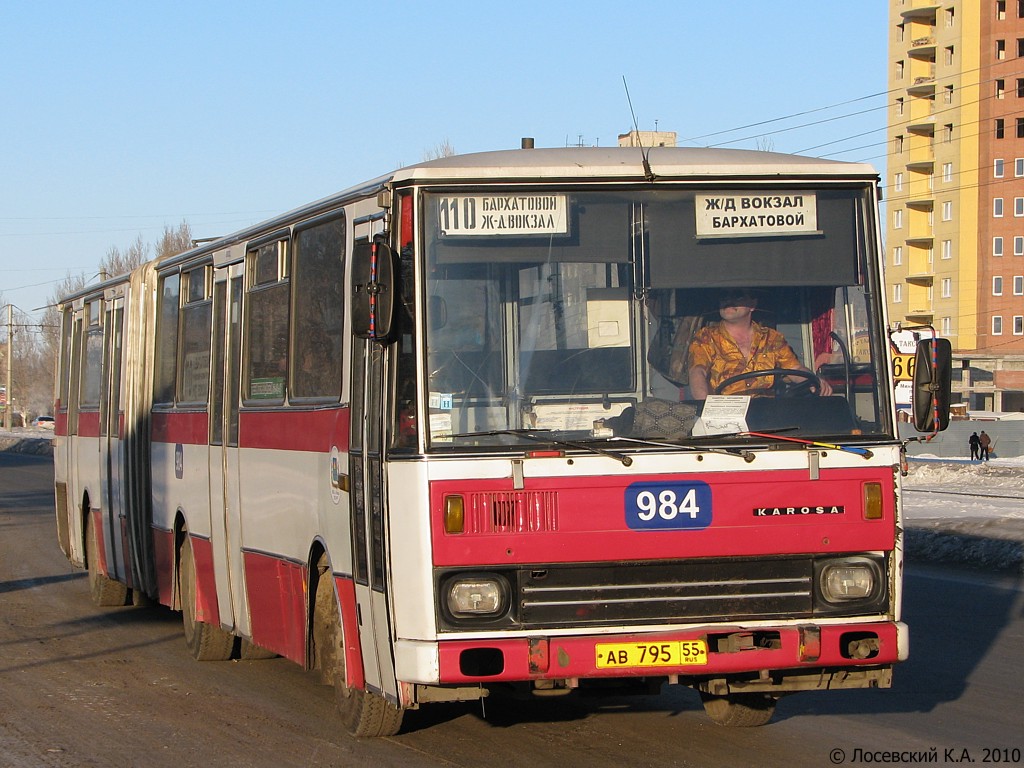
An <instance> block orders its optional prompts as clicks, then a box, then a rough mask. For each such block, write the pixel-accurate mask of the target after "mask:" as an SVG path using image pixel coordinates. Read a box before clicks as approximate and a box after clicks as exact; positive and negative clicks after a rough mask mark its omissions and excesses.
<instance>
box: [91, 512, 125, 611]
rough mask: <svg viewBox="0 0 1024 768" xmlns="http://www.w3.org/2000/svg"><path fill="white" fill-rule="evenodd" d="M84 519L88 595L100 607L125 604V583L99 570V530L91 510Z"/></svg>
mask: <svg viewBox="0 0 1024 768" xmlns="http://www.w3.org/2000/svg"><path fill="white" fill-rule="evenodd" d="M86 520H87V522H86V532H85V566H86V568H87V569H88V570H89V596H90V597H91V598H92V602H93V604H94V605H98V606H100V607H101V608H110V607H112V606H122V605H126V604H127V603H128V587H127V585H125V584H122V583H121V582H120V581H115V580H114V579H112V578H110V577H109V576H107V575H106V574H104V573H103V572H102V571H101V570H100V539H99V531H98V530H97V526H96V520H95V516H94V515H93V513H92V511H91V510H90V511H89V512H88V514H87V515H86Z"/></svg>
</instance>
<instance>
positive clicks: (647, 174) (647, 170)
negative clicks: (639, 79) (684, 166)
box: [622, 75, 654, 181]
mask: <svg viewBox="0 0 1024 768" xmlns="http://www.w3.org/2000/svg"><path fill="white" fill-rule="evenodd" d="M622 87H623V88H625V89H626V103H627V104H629V114H631V115H632V116H633V129H634V130H635V131H636V143H637V146H639V147H640V157H642V158H643V163H644V178H646V179H647V180H648V181H654V171H652V170H651V164H650V162H649V161H648V159H647V155H648V153H649V152H650V149H649V148H648V149H644V143H643V141H642V140H641V139H640V126H639V125H637V123H636V112H634V111H633V100H632V99H631V98H629V86H628V85H626V76H625V75H623V76H622Z"/></svg>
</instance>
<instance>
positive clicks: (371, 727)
mask: <svg viewBox="0 0 1024 768" xmlns="http://www.w3.org/2000/svg"><path fill="white" fill-rule="evenodd" d="M317 572H318V573H319V574H320V578H319V580H318V581H317V587H316V602H315V605H314V622H313V652H314V659H315V666H316V669H317V670H318V671H319V673H320V678H321V680H322V681H323V682H324V683H325V684H326V685H333V686H334V692H335V698H336V699H337V703H338V711H339V713H340V714H341V720H342V723H343V724H344V726H345V730H347V731H348V732H349V733H350V734H352V735H353V736H357V737H359V738H367V737H375V736H394V735H395V734H396V733H398V731H399V730H400V729H401V727H402V715H403V714H404V712H403V710H401V709H399V708H398V707H396V706H395V705H394V704H392V703H391V702H389V701H388V700H387V699H385V698H384V697H383V696H380V695H379V694H376V693H372V692H370V691H363V690H359V689H356V688H350V687H349V685H348V683H347V682H346V679H345V644H344V635H343V633H342V628H341V613H340V611H339V610H338V596H337V592H336V591H335V589H334V578H333V577H332V575H331V568H330V564H329V563H328V562H327V558H326V556H324V557H321V558H320V562H319V563H317Z"/></svg>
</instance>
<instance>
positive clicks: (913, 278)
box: [906, 272, 935, 286]
mask: <svg viewBox="0 0 1024 768" xmlns="http://www.w3.org/2000/svg"><path fill="white" fill-rule="evenodd" d="M906 281H907V282H908V283H912V284H914V285H925V286H927V285H931V284H932V283H933V282H935V275H932V274H929V273H928V272H912V273H910V274H908V275H907V277H906Z"/></svg>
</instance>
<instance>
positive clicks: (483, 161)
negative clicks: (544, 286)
mask: <svg viewBox="0 0 1024 768" xmlns="http://www.w3.org/2000/svg"><path fill="white" fill-rule="evenodd" d="M644 154H646V155H647V160H648V164H649V167H650V172H651V173H652V174H653V176H654V179H655V180H657V179H685V178H695V179H699V178H704V177H708V176H715V177H722V176H732V177H736V178H752V177H759V178H764V177H766V176H767V177H777V178H805V177H810V176H815V177H832V178H835V177H842V178H846V179H851V178H856V179H860V180H876V179H877V178H878V172H877V171H876V170H875V169H874V168H873V167H872V166H871V165H868V164H867V163H848V162H842V161H838V160H822V159H819V158H815V157H804V156H801V155H785V154H781V153H778V152H760V151H755V150H746V149H709V148H703V147H652V148H649V149H641V148H639V147H567V148H561V149H511V150H499V151H494V152H478V153H474V154H467V155H452V156H450V157H443V158H440V159H437V160H430V161H427V162H424V163H419V164H417V165H411V166H407V167H405V168H401V169H399V170H397V171H395V173H394V174H393V177H392V178H393V180H394V181H395V182H402V181H405V180H418V181H432V180H444V179H453V180H454V179H462V180H464V179H469V178H479V179H485V180H498V179H535V178H544V179H551V178H558V179H573V178H579V179H583V178H595V177H597V178H600V177H605V178H612V179H637V180H641V181H642V180H645V179H647V178H648V174H647V173H646V169H645V168H644V162H643V161H644Z"/></svg>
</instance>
